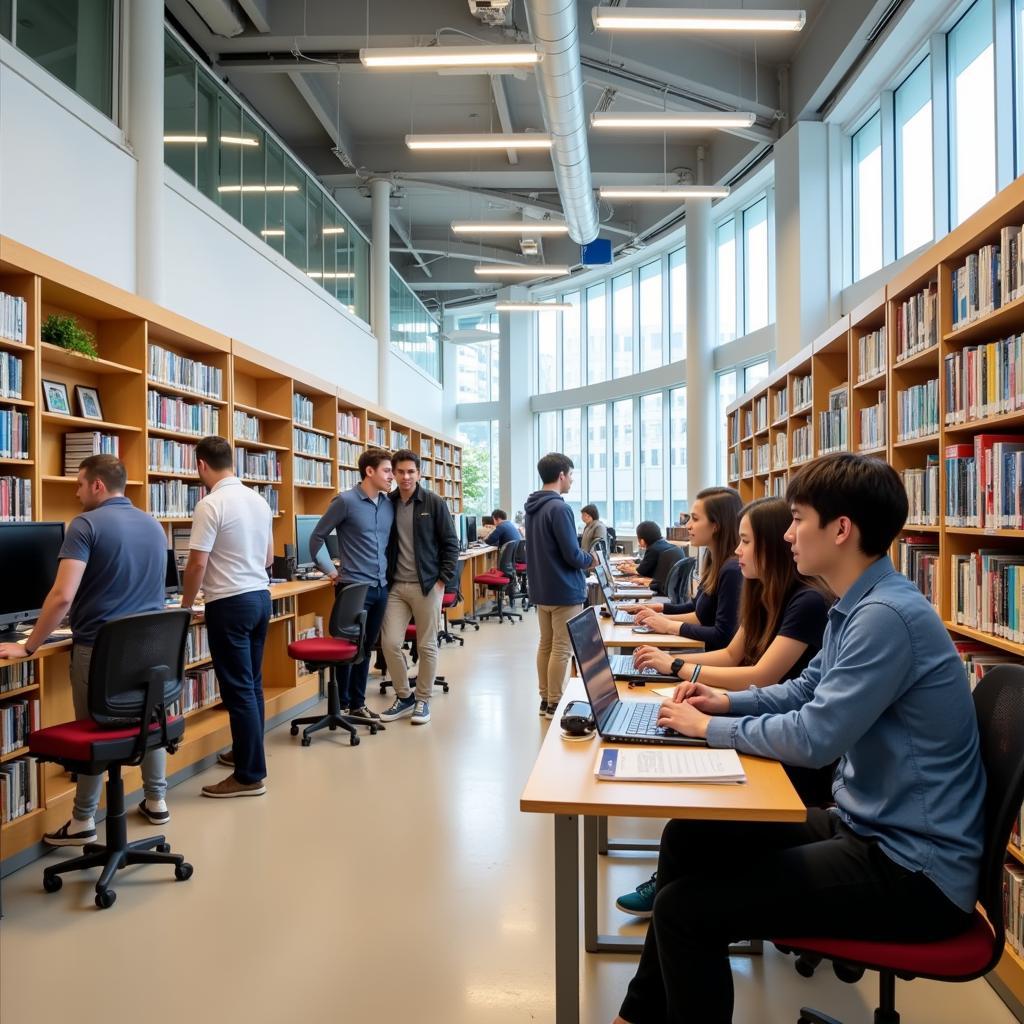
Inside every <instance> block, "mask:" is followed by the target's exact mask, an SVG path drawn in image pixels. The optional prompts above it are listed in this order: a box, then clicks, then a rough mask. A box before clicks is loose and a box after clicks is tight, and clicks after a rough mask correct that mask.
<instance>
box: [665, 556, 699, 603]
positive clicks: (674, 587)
mask: <svg viewBox="0 0 1024 1024" xmlns="http://www.w3.org/2000/svg"><path fill="white" fill-rule="evenodd" d="M696 565H697V559H696V558H694V557H693V556H692V555H684V556H683V557H682V558H680V559H677V560H676V562H675V563H674V564H673V566H672V568H671V569H669V571H668V579H667V580H665V602H666V604H683V603H684V602H685V601H686V600H688V598H689V596H690V595H689V587H690V578H691V577H692V576H693V570H694V568H695V567H696Z"/></svg>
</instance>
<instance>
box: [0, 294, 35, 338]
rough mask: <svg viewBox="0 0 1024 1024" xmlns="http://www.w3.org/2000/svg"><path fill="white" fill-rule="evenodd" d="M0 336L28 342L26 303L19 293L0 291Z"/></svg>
mask: <svg viewBox="0 0 1024 1024" xmlns="http://www.w3.org/2000/svg"><path fill="white" fill-rule="evenodd" d="M0 338H6V339H7V340H8V341H18V342H21V344H22V345H26V344H28V304H27V303H26V302H25V300H24V299H23V298H21V296H20V295H8V294H7V293H6V292H0Z"/></svg>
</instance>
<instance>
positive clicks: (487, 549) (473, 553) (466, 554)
mask: <svg viewBox="0 0 1024 1024" xmlns="http://www.w3.org/2000/svg"><path fill="white" fill-rule="evenodd" d="M497 550H498V549H497V548H496V547H491V546H490V545H485V546H484V547H482V548H472V549H470V550H468V551H460V552H459V561H460V562H468V561H469V560H470V559H472V558H480V557H481V556H482V555H492V554H494V552H495V551H497Z"/></svg>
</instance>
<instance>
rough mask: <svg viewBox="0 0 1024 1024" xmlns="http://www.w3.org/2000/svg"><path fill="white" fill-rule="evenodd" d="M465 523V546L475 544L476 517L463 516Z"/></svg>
mask: <svg viewBox="0 0 1024 1024" xmlns="http://www.w3.org/2000/svg"><path fill="white" fill-rule="evenodd" d="M464 521H465V523H466V544H467V545H469V544H475V543H476V516H465V517H464Z"/></svg>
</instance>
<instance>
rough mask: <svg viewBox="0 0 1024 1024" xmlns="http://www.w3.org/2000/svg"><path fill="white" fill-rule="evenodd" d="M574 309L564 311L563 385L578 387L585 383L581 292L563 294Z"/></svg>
mask: <svg viewBox="0 0 1024 1024" xmlns="http://www.w3.org/2000/svg"><path fill="white" fill-rule="evenodd" d="M562 302H568V303H569V305H570V306H572V309H567V310H565V311H564V312H563V313H562V387H563V389H568V388H578V387H579V386H580V385H581V384H582V383H583V378H582V366H583V353H582V351H581V350H580V293H579V292H570V293H569V294H568V295H563V296H562Z"/></svg>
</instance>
